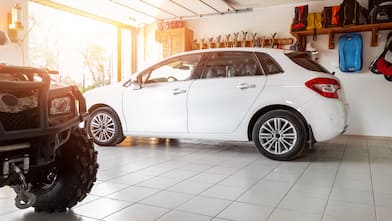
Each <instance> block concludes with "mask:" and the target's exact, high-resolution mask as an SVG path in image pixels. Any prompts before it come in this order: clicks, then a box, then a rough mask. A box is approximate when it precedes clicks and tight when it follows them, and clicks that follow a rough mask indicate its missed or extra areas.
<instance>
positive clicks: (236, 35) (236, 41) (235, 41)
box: [231, 32, 240, 48]
mask: <svg viewBox="0 0 392 221" xmlns="http://www.w3.org/2000/svg"><path fill="white" fill-rule="evenodd" d="M233 35H234V41H233V44H232V45H231V47H233V48H235V47H237V46H238V37H239V35H240V33H239V32H234V33H233Z"/></svg>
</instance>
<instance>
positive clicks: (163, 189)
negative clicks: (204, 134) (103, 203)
mask: <svg viewBox="0 0 392 221" xmlns="http://www.w3.org/2000/svg"><path fill="white" fill-rule="evenodd" d="M221 151H222V150H220V151H218V152H221ZM195 152H196V151H195ZM195 152H192V153H195ZM192 153H190V154H189V155H191V154H192ZM239 154H240V153H239ZM239 154H237V155H239ZM230 158H233V157H230ZM173 160H174V159H170V160H167V161H164V162H161V163H158V164H154V165H159V164H163V163H167V162H168V161H173ZM257 160H258V159H255V160H253V161H251V162H249V163H248V164H246V165H245V166H243V167H241V168H240V169H238V170H236V171H235V172H233V173H232V174H234V173H236V172H237V171H239V170H241V169H242V168H244V167H246V166H248V165H250V164H251V163H253V162H255V161H257ZM217 165H219V164H213V165H211V166H210V167H207V168H206V169H204V170H202V171H200V172H198V173H196V174H195V175H193V176H190V177H187V178H184V179H182V180H181V181H179V182H177V183H175V184H173V185H170V186H167V187H166V188H162V189H159V190H160V191H158V192H156V193H154V194H151V195H148V196H146V197H144V198H142V199H140V200H138V201H137V202H134V203H132V204H130V205H129V206H127V207H124V208H122V209H120V210H118V211H116V212H113V213H111V214H109V215H107V216H105V217H104V218H102V219H105V218H107V217H109V216H111V215H113V214H115V213H118V212H120V211H121V210H124V209H126V208H129V207H130V206H133V205H134V204H137V203H140V202H141V201H143V200H145V199H146V198H149V197H151V196H152V195H155V194H158V193H161V192H163V191H169V190H168V189H169V188H171V187H173V186H175V185H177V184H179V183H182V182H184V181H185V180H188V179H190V178H192V177H195V176H197V175H200V174H201V173H203V172H204V171H207V170H209V169H211V168H213V167H215V166H217ZM149 167H152V166H149ZM176 169H178V168H174V169H172V170H169V171H167V172H166V173H169V172H171V171H173V170H176ZM131 173H132V172H131ZM166 173H163V174H166ZM232 174H230V175H232ZM161 175H162V174H161ZM230 175H227V176H226V177H225V178H227V177H228V176H230ZM157 177H159V175H156V176H153V177H151V178H150V179H147V180H144V181H141V182H140V183H143V182H145V181H148V180H151V179H154V178H157ZM225 178H223V179H221V180H219V181H217V182H216V183H215V184H213V185H212V186H214V185H216V184H217V183H219V182H221V181H222V180H224V179H225ZM169 179H170V178H169ZM132 186H138V185H137V184H133V185H130V186H128V187H126V188H130V187H132ZM138 187H144V188H150V189H156V188H151V187H146V186H138ZM126 188H124V189H126ZM124 189H121V190H124ZM121 190H119V191H121ZM119 191H116V192H113V193H111V194H114V193H117V192H119ZM171 192H175V191H171ZM203 192H204V191H203ZM176 193H181V192H176ZM183 194H184V193H183ZM188 194H189V193H188ZM107 195H110V194H107ZM107 195H105V196H107ZM190 195H194V196H193V197H191V198H190V199H189V200H187V201H185V202H183V203H182V204H180V205H178V206H177V207H176V208H178V207H180V206H181V205H184V204H185V203H187V202H189V201H191V200H192V199H194V198H195V197H197V196H200V193H199V194H196V195H195V194H190ZM105 196H104V197H105ZM105 198H106V197H105ZM154 207H157V206H154ZM158 208H159V207H158ZM165 209H167V208H165ZM173 210H175V208H173V209H169V210H168V212H166V213H164V214H162V215H161V216H159V217H158V218H157V219H159V218H161V217H162V216H164V215H166V214H168V213H169V212H171V211H173Z"/></svg>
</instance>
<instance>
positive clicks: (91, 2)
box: [31, 0, 323, 27]
mask: <svg viewBox="0 0 392 221" xmlns="http://www.w3.org/2000/svg"><path fill="white" fill-rule="evenodd" d="M31 1H33V2H39V3H45V2H46V3H47V2H49V3H50V2H54V3H59V4H62V5H65V6H68V7H71V8H75V9H78V10H82V11H85V12H88V13H92V14H95V15H98V16H102V17H105V18H109V19H111V20H115V21H118V22H121V23H123V24H128V25H131V26H136V27H137V26H143V25H145V24H150V23H153V22H155V21H160V20H178V19H192V18H200V17H203V16H208V15H216V14H227V13H238V12H242V11H251V10H252V9H254V8H263V7H269V6H275V5H287V4H293V3H299V2H310V1H323V0H82V1H81V0H31Z"/></svg>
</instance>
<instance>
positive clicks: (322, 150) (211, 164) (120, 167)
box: [0, 136, 392, 221]
mask: <svg viewBox="0 0 392 221" xmlns="http://www.w3.org/2000/svg"><path fill="white" fill-rule="evenodd" d="M134 142H135V141H132V142H131V141H130V140H129V139H127V140H126V141H125V142H123V143H122V144H120V146H121V147H99V146H97V149H98V150H99V152H100V153H99V159H98V160H99V162H100V169H99V172H98V179H99V180H98V181H97V182H96V185H95V187H94V189H93V190H92V194H90V195H88V197H87V198H86V199H85V200H84V201H82V202H81V203H79V204H78V205H77V206H76V207H74V208H73V210H70V211H69V212H67V213H64V214H47V213H34V212H33V209H28V210H18V209H17V208H16V207H15V206H14V197H15V193H14V192H13V190H12V189H11V188H8V187H4V188H0V220H1V221H3V220H4V221H49V220H50V221H91V220H93V221H97V220H100V219H101V220H106V219H108V220H109V221H111V220H156V219H159V220H173V221H174V220H202V221H203V220H214V221H233V220H241V221H242V220H247V219H250V220H252V219H253V218H252V214H257V213H262V215H258V216H259V217H258V218H259V219H258V220H263V219H265V216H264V215H265V214H268V211H269V208H274V207H278V208H275V210H273V212H272V210H271V212H272V213H271V212H270V214H269V221H278V220H294V221H295V220H301V221H313V220H324V221H342V220H347V221H354V220H355V221H357V220H366V221H375V220H376V218H377V221H387V220H388V221H389V220H391V218H390V217H392V214H391V212H390V211H392V210H391V209H392V188H391V186H392V172H391V171H392V141H388V142H385V141H384V140H379V139H367V138H357V137H349V136H340V137H338V138H336V139H334V140H332V141H330V142H326V143H318V144H316V145H315V149H314V150H312V151H311V152H309V153H308V154H307V155H306V156H305V157H303V158H301V159H299V160H295V161H290V162H278V161H272V160H269V159H267V158H265V157H262V156H261V155H259V154H258V153H256V151H255V150H254V146H253V144H251V143H249V144H248V143H241V142H219V141H200V140H184V141H180V142H179V143H176V144H174V146H173V145H172V144H166V143H165V144H160V143H158V144H151V143H149V142H144V143H143V142H141V143H138V144H135V143H134ZM137 142H140V141H137ZM129 145H132V147H131V148H129ZM343 153H344V155H343ZM369 159H370V163H369ZM340 162H341V164H340ZM369 167H370V169H369ZM140 171H142V173H140ZM335 176H336V180H335V182H334V179H335ZM297 179H298V180H297ZM372 184H373V185H372ZM373 192H374V195H373ZM330 193H331V195H330ZM108 197H113V198H108ZM328 197H330V198H329V199H328ZM373 197H374V201H375V205H373V204H374V201H373ZM114 198H116V199H114ZM232 200H236V201H234V202H233V201H232ZM326 200H328V204H327V205H325V201H326ZM135 201H137V202H135ZM134 203H136V204H134ZM323 205H324V208H325V214H324V217H321V214H322V213H321V214H320V213H319V212H320V210H321V211H323V209H320V208H323ZM374 207H376V209H375V208H374ZM252 208H253V209H252ZM255 208H264V209H266V210H264V209H261V210H256V209H255ZM172 209H174V210H172ZM263 211H264V212H266V213H264V212H263ZM216 215H218V216H219V217H215V216H216ZM223 215H224V216H225V217H221V216H223ZM376 215H377V216H376ZM249 217H250V218H249ZM101 220H100V221H101Z"/></svg>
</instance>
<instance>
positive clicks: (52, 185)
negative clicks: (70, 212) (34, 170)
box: [32, 129, 98, 212]
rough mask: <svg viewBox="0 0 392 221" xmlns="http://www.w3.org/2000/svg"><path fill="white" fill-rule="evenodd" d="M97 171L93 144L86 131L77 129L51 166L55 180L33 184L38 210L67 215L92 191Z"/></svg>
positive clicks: (57, 153) (60, 148)
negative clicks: (67, 211) (68, 211)
mask: <svg viewBox="0 0 392 221" xmlns="http://www.w3.org/2000/svg"><path fill="white" fill-rule="evenodd" d="M97 168H98V164H97V152H96V151H95V150H94V145H93V143H92V142H91V140H90V139H88V137H87V134H86V132H85V131H84V130H83V129H76V130H75V131H73V132H72V134H71V136H70V138H69V140H68V141H67V142H66V143H65V144H64V145H62V146H61V147H59V148H58V149H57V151H56V160H55V163H54V164H53V166H52V167H51V169H52V171H54V172H53V173H54V174H55V175H54V177H55V178H53V179H52V181H51V182H48V181H47V182H38V183H36V184H34V185H33V187H32V192H33V193H34V194H36V196H37V201H36V203H35V205H34V207H35V210H36V211H38V212H39V211H45V212H64V211H66V210H67V209H69V208H72V207H73V206H75V205H76V204H77V203H78V202H80V201H82V200H83V199H84V198H85V197H86V195H87V193H89V192H90V191H91V188H92V186H93V184H94V182H95V181H96V175H97ZM48 175H49V174H48Z"/></svg>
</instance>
